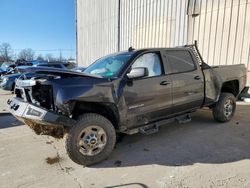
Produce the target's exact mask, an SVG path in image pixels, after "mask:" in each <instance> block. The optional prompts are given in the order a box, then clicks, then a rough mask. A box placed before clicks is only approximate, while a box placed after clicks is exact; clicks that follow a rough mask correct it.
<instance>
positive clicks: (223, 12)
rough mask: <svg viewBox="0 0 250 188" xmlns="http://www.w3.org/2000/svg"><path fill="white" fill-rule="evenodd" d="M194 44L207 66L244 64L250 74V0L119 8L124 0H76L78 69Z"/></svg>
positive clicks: (149, 1) (154, 2)
mask: <svg viewBox="0 0 250 188" xmlns="http://www.w3.org/2000/svg"><path fill="white" fill-rule="evenodd" d="M119 7H120V12H119ZM118 16H120V22H119V20H118ZM119 23H120V28H119ZM118 31H120V32H118ZM194 40H198V44H199V48H200V51H201V53H202V55H203V57H204V60H205V61H206V62H207V63H208V64H210V65H221V64H239V63H244V64H245V65H246V66H248V69H249V70H250V63H249V61H250V0H120V6H119V0H77V44H78V45H77V52H78V55H77V58H78V64H79V65H83V66H86V65H89V64H90V63H92V62H93V61H94V60H96V59H98V58H100V57H101V56H104V55H107V54H109V53H113V52H117V51H118V50H127V49H128V48H129V47H130V46H133V47H134V48H146V47H172V46H180V45H184V44H187V43H188V44H191V43H193V41H194Z"/></svg>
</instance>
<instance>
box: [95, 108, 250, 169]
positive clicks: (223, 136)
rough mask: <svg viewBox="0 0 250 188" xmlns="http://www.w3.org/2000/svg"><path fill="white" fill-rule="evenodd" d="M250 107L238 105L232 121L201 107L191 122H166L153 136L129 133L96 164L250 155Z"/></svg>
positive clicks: (179, 161) (222, 159)
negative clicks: (222, 120)
mask: <svg viewBox="0 0 250 188" xmlns="http://www.w3.org/2000/svg"><path fill="white" fill-rule="evenodd" d="M249 110H250V106H249V105H238V110H237V113H236V116H235V117H234V119H233V120H232V121H231V122H229V123H217V122H215V121H214V120H213V118H212V113H211V111H209V110H200V111H198V112H196V113H195V114H194V115H193V121H192V122H190V123H188V124H182V125H179V124H171V125H167V126H163V127H161V129H160V131H159V132H158V133H156V134H153V135H149V136H146V135H141V134H136V135H132V136H125V137H124V138H123V140H122V141H121V142H120V143H118V144H117V146H116V148H115V150H114V152H113V153H112V156H111V157H110V158H109V159H108V160H106V161H104V162H103V163H100V164H97V165H94V166H92V168H109V167H114V166H119V167H127V166H139V165H151V164H158V165H167V166H185V165H193V164H195V163H217V164H222V163H229V162H236V161H240V160H244V159H250V123H249V122H250V117H249Z"/></svg>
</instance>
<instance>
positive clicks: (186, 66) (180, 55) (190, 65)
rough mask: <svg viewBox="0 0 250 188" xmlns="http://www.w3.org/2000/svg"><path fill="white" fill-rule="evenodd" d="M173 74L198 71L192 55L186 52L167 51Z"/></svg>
mask: <svg viewBox="0 0 250 188" xmlns="http://www.w3.org/2000/svg"><path fill="white" fill-rule="evenodd" d="M166 55H167V58H168V63H169V64H170V67H171V73H181V72H189V71H193V70H195V69H196V67H195V64H194V61H193V58H192V56H191V54H190V53H189V52H188V51H186V50H167V51H166Z"/></svg>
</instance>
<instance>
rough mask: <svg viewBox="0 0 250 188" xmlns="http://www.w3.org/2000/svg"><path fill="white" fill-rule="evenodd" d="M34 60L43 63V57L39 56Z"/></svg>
mask: <svg viewBox="0 0 250 188" xmlns="http://www.w3.org/2000/svg"><path fill="white" fill-rule="evenodd" d="M36 60H39V61H44V57H43V55H42V54H39V55H38V56H37V58H36Z"/></svg>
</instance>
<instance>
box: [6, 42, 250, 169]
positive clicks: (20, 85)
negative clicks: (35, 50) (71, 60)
mask: <svg viewBox="0 0 250 188" xmlns="http://www.w3.org/2000/svg"><path fill="white" fill-rule="evenodd" d="M25 71H26V72H27V71H29V72H34V73H36V74H40V76H39V78H36V77H34V78H32V79H25V77H20V78H19V79H18V80H17V82H16V89H15V93H16V97H15V98H13V99H11V100H8V104H9V107H10V111H11V113H12V114H13V115H14V116H16V117H17V118H18V119H19V120H21V121H23V122H24V123H25V124H27V125H28V126H30V127H31V128H32V129H33V130H34V131H35V132H36V133H37V134H44V135H50V136H53V137H56V138H62V137H63V136H64V135H65V134H66V135H67V137H66V149H67V152H68V155H69V157H70V158H71V159H72V160H73V161H74V162H76V163H78V164H82V165H92V164H95V163H98V162H100V161H102V160H104V159H105V158H107V157H108V156H109V155H110V153H111V152H112V150H113V148H114V146H115V143H116V137H117V134H118V133H126V134H134V133H137V132H141V133H145V134H151V133H154V132H157V131H158V129H159V126H161V125H166V124H167V123H170V122H173V121H178V122H180V123H184V122H188V121H190V119H191V116H190V113H192V112H194V111H196V110H197V109H200V108H203V107H209V108H210V109H212V111H213V116H214V119H215V120H216V121H218V122H226V121H229V120H230V119H231V118H232V117H233V115H234V112H235V109H236V99H237V97H238V95H239V94H240V93H241V91H242V90H243V89H244V87H245V84H246V68H245V67H244V65H230V66H215V67H210V66H208V65H207V64H206V63H204V62H203V60H202V58H201V56H200V54H199V52H198V50H197V48H196V46H195V45H190V46H184V47H178V48H161V49H140V50H134V49H132V48H130V49H129V50H128V51H125V52H120V53H116V54H112V55H109V56H106V57H103V58H101V59H99V60H97V61H96V62H94V63H93V64H92V65H90V66H89V67H87V68H86V70H85V71H84V72H83V73H79V72H73V71H67V70H59V69H53V68H50V69H48V68H44V67H30V68H29V69H25Z"/></svg>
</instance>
